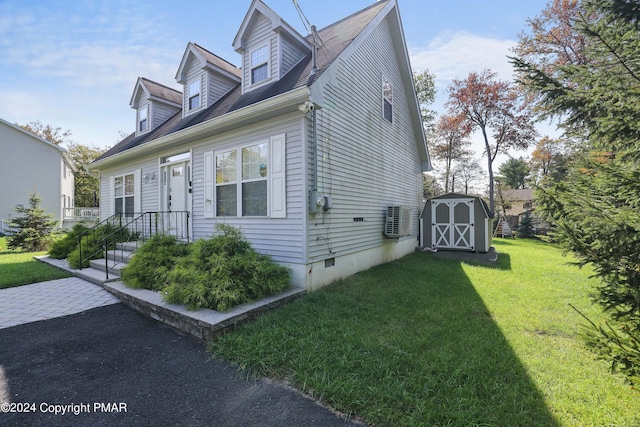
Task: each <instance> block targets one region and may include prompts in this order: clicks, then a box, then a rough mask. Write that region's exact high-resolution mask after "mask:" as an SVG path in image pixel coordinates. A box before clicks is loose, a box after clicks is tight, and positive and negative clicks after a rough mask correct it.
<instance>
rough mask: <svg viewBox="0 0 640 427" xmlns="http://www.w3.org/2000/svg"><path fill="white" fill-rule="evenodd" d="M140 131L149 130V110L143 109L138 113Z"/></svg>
mask: <svg viewBox="0 0 640 427" xmlns="http://www.w3.org/2000/svg"><path fill="white" fill-rule="evenodd" d="M138 123H139V125H138V131H139V132H146V131H147V129H149V110H148V109H147V107H143V108H141V109H140V110H139V111H138Z"/></svg>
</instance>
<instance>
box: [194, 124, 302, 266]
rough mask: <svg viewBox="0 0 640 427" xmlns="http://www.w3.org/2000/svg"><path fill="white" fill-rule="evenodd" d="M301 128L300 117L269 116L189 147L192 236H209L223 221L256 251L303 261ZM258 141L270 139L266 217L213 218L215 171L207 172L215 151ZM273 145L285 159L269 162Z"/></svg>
mask: <svg viewBox="0 0 640 427" xmlns="http://www.w3.org/2000/svg"><path fill="white" fill-rule="evenodd" d="M301 131H302V123H301V119H300V118H289V119H287V120H286V121H284V122H282V121H281V122H277V121H273V120H271V121H269V122H268V123H261V124H257V125H254V126H251V127H249V128H245V129H242V130H239V131H236V132H233V133H230V134H226V135H222V136H221V137H217V138H214V139H209V140H206V141H203V142H200V143H198V144H196V146H195V147H194V150H193V182H194V190H193V218H194V221H193V235H194V238H203V237H207V236H210V235H212V234H213V233H214V232H215V224H216V223H218V222H224V223H226V224H230V225H233V226H234V227H239V228H240V229H241V230H242V232H243V233H244V234H245V236H246V237H247V238H248V239H249V241H251V243H252V245H253V246H254V248H255V249H256V250H258V251H259V252H261V253H265V254H268V255H270V256H272V258H273V259H274V260H275V261H278V262H286V263H303V262H304V260H305V258H306V254H305V251H304V236H303V231H304V217H305V209H306V203H305V200H306V195H305V194H306V192H305V188H304V169H303V167H304V164H303V156H304V150H303V147H302V142H301V138H302V132H301ZM260 141H269V145H270V147H271V152H270V153H269V154H271V159H270V161H269V168H270V169H271V171H269V173H270V178H269V181H270V182H269V186H270V189H269V191H270V193H269V194H270V196H269V197H270V199H269V204H270V207H269V216H268V217H255V216H245V217H242V216H240V217H239V216H235V217H214V214H215V198H214V192H215V185H214V182H213V181H214V175H213V173H211V174H209V173H208V171H209V170H212V171H213V168H211V169H210V167H209V165H214V164H215V157H214V151H215V153H219V152H225V151H229V150H233V149H237V148H239V147H246V146H248V145H252V144H253V143H258V142H260ZM274 150H276V152H279V154H280V155H282V156H283V157H284V158H285V159H284V161H281V162H275V161H274V158H273V156H274V155H275V154H274ZM205 165H206V167H205ZM283 176H284V181H283V180H282V179H281V178H283ZM275 194H279V196H278V197H279V199H277V198H276V199H274V197H275V196H274V195H275ZM209 201H211V202H209ZM275 207H278V210H275Z"/></svg>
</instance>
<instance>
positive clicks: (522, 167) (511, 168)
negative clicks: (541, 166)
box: [498, 157, 529, 190]
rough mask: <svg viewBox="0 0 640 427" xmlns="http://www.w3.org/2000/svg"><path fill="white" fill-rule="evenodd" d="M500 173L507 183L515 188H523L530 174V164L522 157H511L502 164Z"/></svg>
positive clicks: (499, 169)
mask: <svg viewBox="0 0 640 427" xmlns="http://www.w3.org/2000/svg"><path fill="white" fill-rule="evenodd" d="M498 173H500V176H501V177H502V178H503V181H504V183H505V185H507V186H508V187H511V188H513V189H515V190H520V189H523V188H524V187H525V185H526V183H527V178H528V176H529V165H528V164H527V162H526V161H525V160H524V159H523V158H522V157H520V158H518V159H515V158H513V157H510V158H509V159H507V161H506V162H504V163H503V164H501V165H500V167H499V168H498Z"/></svg>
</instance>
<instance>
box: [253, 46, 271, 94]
mask: <svg viewBox="0 0 640 427" xmlns="http://www.w3.org/2000/svg"><path fill="white" fill-rule="evenodd" d="M267 78H269V47H268V46H267V45H264V46H262V47H259V48H258V49H256V50H254V51H252V52H251V84H252V85H254V84H256V83H260V82H261V81H263V80H266V79H267Z"/></svg>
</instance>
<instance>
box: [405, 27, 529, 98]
mask: <svg viewBox="0 0 640 427" xmlns="http://www.w3.org/2000/svg"><path fill="white" fill-rule="evenodd" d="M515 44H516V42H515V41H514V40H502V39H495V38H488V37H483V36H478V35H474V34H470V33H467V32H458V33H443V34H440V35H438V36H437V37H436V38H435V39H433V41H431V42H430V43H429V44H428V45H427V46H411V47H409V56H410V58H411V65H412V66H413V68H414V69H415V70H424V69H428V70H429V71H430V72H431V73H433V74H434V75H435V76H436V84H437V86H438V87H439V88H440V89H444V86H446V85H448V84H449V83H450V82H451V80H453V79H454V78H461V79H463V78H465V77H466V76H467V75H468V74H469V72H471V71H481V70H482V69H484V68H489V69H491V70H492V71H495V72H496V73H498V76H499V77H500V78H501V79H505V80H511V78H512V77H513V70H512V67H511V64H510V63H509V60H508V58H507V55H509V54H510V49H511V48H512V47H513V46H515Z"/></svg>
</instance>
